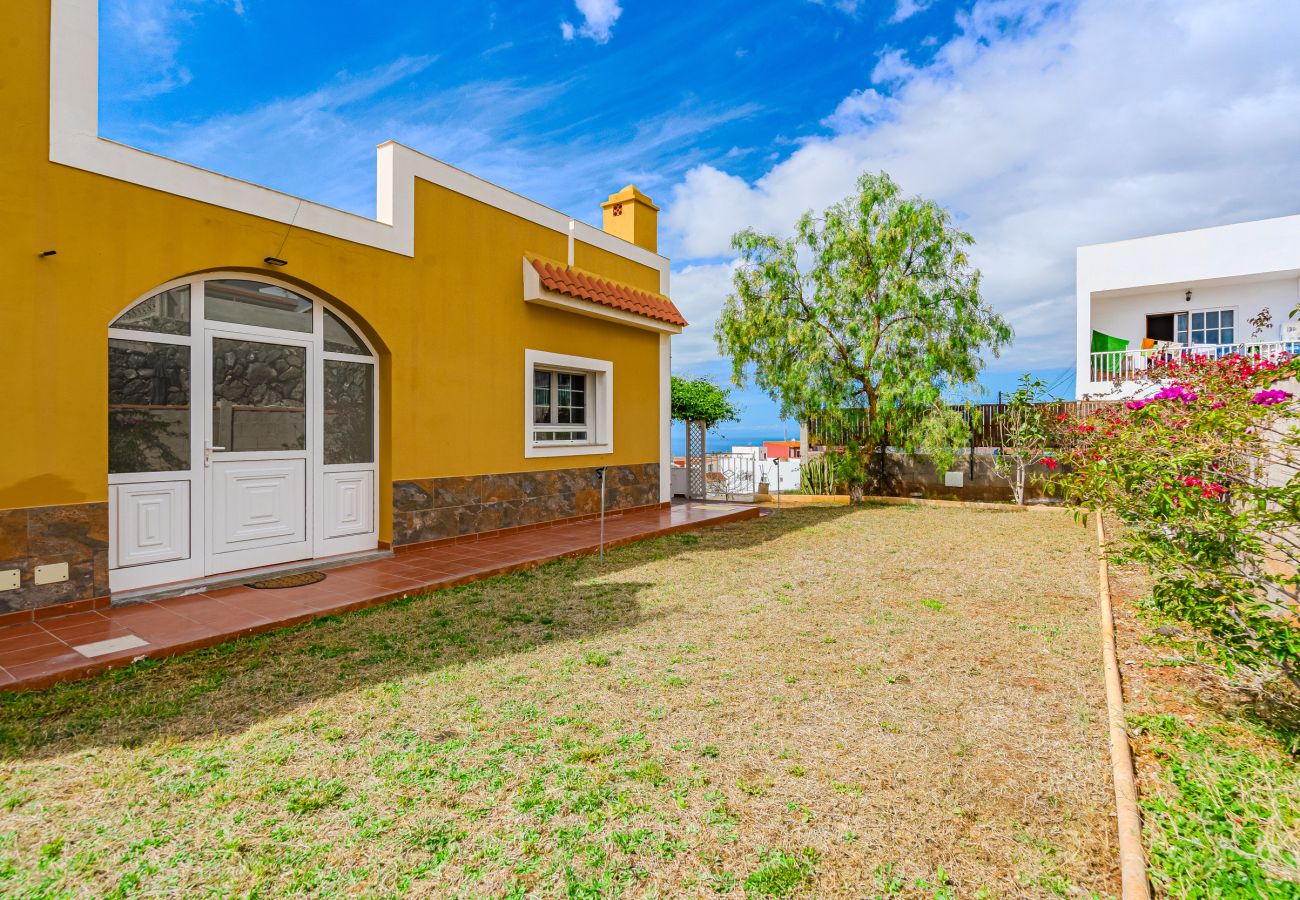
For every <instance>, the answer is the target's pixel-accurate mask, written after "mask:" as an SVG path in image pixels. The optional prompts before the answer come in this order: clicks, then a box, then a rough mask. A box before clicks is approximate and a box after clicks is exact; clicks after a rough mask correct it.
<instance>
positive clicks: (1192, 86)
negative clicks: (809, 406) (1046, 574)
mask: <svg viewBox="0 0 1300 900" xmlns="http://www.w3.org/2000/svg"><path fill="white" fill-rule="evenodd" d="M958 26H959V27H958V33H957V34H956V36H955V37H953V38H951V39H950V40H949V41H947V42H946V43H944V44H942V45H941V46H939V47H937V48H936V50H935V53H934V56H933V58H932V59H931V60H930V61H928V62H925V63H923V64H919V65H914V64H912V63H910V62H908V60H907V58H906V56H905V55H903V54H902V53H898V52H893V53H886V54H885V55H883V56H882V57H881V59H880V62H879V63H878V64H877V69H876V77H877V79H878V80H877V82H876V83H877V85H879V86H882V87H883V85H884V83H885V82H888V83H889V88H888V96H887V97H886V98H885V99H884V100H883V101H882V102H881V103H880V104H877V103H876V100H875V99H874V97H872V96H871V95H870V94H868V93H867V91H868V90H871V89H870V88H864V89H863V90H860V91H855V92H854V93H853V94H851V95H850V96H849V97H846V98H845V99H844V100H843V101H842V102H841V103H840V106H839V107H838V108H837V109H836V110H835V111H834V112H833V113H831V114H830V116H829V117H828V118H827V119H826V120H825V123H826V124H827V125H828V126H829V127H830V128H833V129H835V133H834V134H832V135H829V136H821V137H814V138H811V139H808V140H805V141H804V142H803V143H802V144H800V146H799V148H798V149H797V150H795V151H794V152H793V153H791V154H790V155H789V156H788V157H786V158H784V159H783V160H781V161H780V162H778V163H777V164H775V165H773V166H772V167H771V168H769V169H768V170H767V171H766V172H764V173H763V174H762V175H761V176H760V177H758V178H756V179H754V180H752V181H750V180H746V179H744V178H741V177H738V176H736V175H734V174H730V173H728V172H726V171H724V170H722V169H720V168H717V167H715V166H713V165H704V166H697V167H695V168H693V169H691V170H690V171H689V172H688V173H687V174H686V176H685V177H684V178H683V179H682V181H681V182H680V183H679V184H677V185H676V186H675V188H674V191H673V194H672V196H671V199H670V201H669V202H668V203H667V204H666V206H667V210H666V213H665V222H666V225H667V227H668V229H669V235H668V241H667V243H668V244H669V246H670V248H671V249H672V250H673V253H674V254H675V255H676V256H677V257H678V258H679V259H682V260H684V261H689V260H690V259H699V260H708V261H709V262H710V263H713V262H716V261H717V260H718V258H719V257H722V258H726V257H728V256H729V255H730V251H729V246H728V240H729V237H730V235H731V234H732V233H733V232H734V231H736V230H737V229H739V228H741V227H744V226H746V225H753V226H755V227H758V228H761V229H765V230H769V231H775V232H783V233H784V232H788V231H789V229H790V228H791V226H792V225H793V223H794V222H795V220H796V219H797V218H798V216H799V215H800V214H801V213H802V212H804V211H805V210H807V209H810V208H812V209H820V208H823V207H825V206H826V205H828V204H829V203H832V202H834V201H836V200H838V199H840V198H842V197H843V196H845V195H846V194H848V193H849V192H850V191H851V190H852V187H853V182H854V179H855V178H856V176H857V175H858V174H859V173H860V172H863V171H879V170H885V171H888V172H890V173H891V174H892V175H893V176H894V177H895V178H896V179H897V180H898V181H899V182H900V183H901V184H902V186H903V188H904V190H905V191H908V192H909V193H919V194H922V195H924V196H927V197H931V198H934V199H936V200H938V201H939V202H940V203H942V204H943V205H944V206H946V207H947V208H949V209H950V210H952V212H953V213H954V215H956V216H957V218H958V221H959V222H960V224H961V226H962V227H963V228H965V229H967V230H968V231H970V232H971V233H972V234H973V235H974V236H975V239H976V241H977V245H976V248H975V258H976V262H977V263H978V264H979V266H980V267H981V270H982V271H983V274H984V294H985V296H986V297H987V298H988V299H989V300H990V301H991V302H992V303H993V304H994V305H995V306H996V307H997V308H998V309H999V310H1001V311H1002V312H1003V313H1004V314H1005V315H1007V316H1008V317H1009V318H1010V319H1011V320H1012V323H1013V324H1014V325H1015V327H1016V331H1017V340H1016V344H1015V346H1014V348H1013V349H1012V351H1011V354H1010V355H1009V357H1008V358H1007V360H1006V361H1005V362H1004V363H1002V364H1001V366H1000V367H1002V366H1018V367H1022V368H1027V367H1029V366H1042V365H1063V364H1069V363H1070V362H1071V361H1072V358H1073V334H1074V252H1075V248H1076V247H1077V246H1079V245H1081V244H1086V243H1093V242H1098V241H1108V240H1118V239H1122V238H1126V237H1133V236H1137V235H1142V234H1153V233H1159V232H1164V231H1174V230H1182V229H1187V228H1193V227H1200V226H1205V225H1213V224H1219V223H1224V222H1233V221H1242V220H1247V219H1253V218H1262V217H1267V216H1274V215H1284V214H1292V213H1295V212H1297V211H1300V200H1298V199H1297V198H1300V157H1298V156H1297V154H1296V153H1295V147H1296V146H1297V145H1298V144H1300V117H1298V116H1296V115H1295V111H1296V110H1297V109H1300V63H1298V62H1297V60H1296V57H1295V53H1294V48H1295V46H1296V45H1297V43H1300V7H1298V6H1296V5H1293V4H1278V3H1275V2H1270V0H1241V2H1239V3H1234V4H1223V3H1221V2H1219V0H1153V2H1149V3H1145V4H1141V5H1134V4H1126V3H1119V2H1108V0H1080V2H1079V3H1077V4H1070V5H1065V6H1061V5H1058V4H1055V3H1051V2H1048V0H1042V2H1036V0H978V2H977V3H976V4H975V5H974V6H973V7H972V8H971V9H970V11H969V12H967V13H961V14H959V17H958ZM684 271H685V270H684ZM702 278H703V276H702V275H700V276H697V280H702ZM687 285H688V286H689V285H690V282H689V281H688V282H687ZM681 287H682V285H681V284H680V283H677V284H675V289H674V293H675V294H677V293H679V289H680V288H681ZM716 290H717V286H716V284H715V285H713V286H712V287H711V288H710V296H711V295H712V292H716ZM724 293H725V291H724ZM700 309H701V311H702V312H704V313H705V315H706V317H707V315H708V313H709V308H707V307H706V306H703V305H701V307H700ZM691 321H692V325H693V328H692V330H693V331H696V332H704V333H706V334H707V333H710V332H711V331H712V322H711V321H708V320H707V318H706V319H701V318H699V317H698V316H697V318H695V319H692V320H691ZM688 334H689V332H688ZM692 340H693V339H692Z"/></svg>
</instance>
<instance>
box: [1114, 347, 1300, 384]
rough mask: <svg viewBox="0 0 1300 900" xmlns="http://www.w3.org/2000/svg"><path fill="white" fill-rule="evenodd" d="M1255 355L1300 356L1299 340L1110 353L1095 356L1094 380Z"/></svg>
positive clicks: (1120, 378) (1126, 378)
mask: <svg viewBox="0 0 1300 900" xmlns="http://www.w3.org/2000/svg"><path fill="white" fill-rule="evenodd" d="M1234 354H1237V355H1241V356H1255V357H1258V358H1260V359H1280V358H1282V357H1284V356H1288V355H1289V356H1295V355H1297V354H1300V341H1263V342H1257V343H1249V344H1197V345H1194V346H1191V347H1163V348H1162V347H1156V348H1154V349H1151V350H1107V351H1105V352H1103V353H1094V354H1092V363H1091V373H1092V374H1091V379H1090V380H1091V381H1093V382H1100V381H1112V382H1119V381H1131V380H1133V379H1134V378H1139V377H1141V376H1142V374H1143V373H1144V372H1146V371H1147V369H1149V368H1151V367H1152V365H1155V364H1158V363H1162V362H1166V361H1169V360H1175V359H1185V358H1190V357H1197V356H1211V357H1220V356H1232V355H1234Z"/></svg>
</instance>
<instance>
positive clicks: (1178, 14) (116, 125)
mask: <svg viewBox="0 0 1300 900" xmlns="http://www.w3.org/2000/svg"><path fill="white" fill-rule="evenodd" d="M379 10H382V14H380V13H379V12H378V11H379ZM101 17H102V36H101V60H100V68H101V100H100V105H101V112H100V115H101V124H100V131H101V133H102V134H103V135H104V136H105V137H109V138H113V139H115V140H119V141H123V142H125V143H129V144H132V145H134V146H138V147H142V148H144V149H147V150H151V151H154V152H158V153H163V154H166V155H168V156H173V157H176V158H179V159H182V160H184V161H186V162H191V163H195V164H197V165H201V166H204V167H207V168H211V169H214V170H217V171H220V172H223V173H226V174H230V175H233V176H236V177H239V178H243V179H246V180H249V181H254V182H257V183H260V184H265V185H268V186H270V187H274V188H278V189H281V190H285V191H288V192H291V193H294V194H298V195H301V196H305V197H308V198H309V199H312V200H317V201H320V202H323V203H327V204H330V205H334V206H338V207H341V208H343V209H347V210H351V211H353V212H358V213H362V214H366V215H372V214H373V212H374V165H375V158H374V146H375V145H376V144H378V143H380V142H382V141H384V140H388V139H395V140H398V141H401V142H403V143H405V144H408V145H410V146H412V147H414V148H416V149H418V150H421V151H423V152H425V153H428V154H430V155H432V156H435V157H438V158H440V159H443V160H446V161H447V162H450V163H451V164H453V165H456V166H459V167H461V168H464V169H466V170H468V171H471V172H473V173H475V174H477V175H480V176H482V177H484V178H487V179H489V180H491V181H494V182H496V183H498V184H501V185H503V186H505V187H508V188H510V189H512V190H515V191H518V192H520V193H523V194H526V195H528V196H530V197H533V198H535V199H537V200H539V201H541V202H543V203H546V204H547V205H550V206H553V207H556V208H558V209H561V210H563V211H565V212H566V213H569V214H571V215H575V216H577V217H579V218H582V219H586V220H587V221H590V222H593V223H595V224H598V223H599V212H600V210H599V203H600V201H601V200H603V199H604V197H605V196H606V195H608V194H609V193H610V192H612V191H614V190H617V189H618V188H620V187H622V186H623V185H624V184H627V183H629V182H635V183H636V184H637V185H638V186H639V187H640V188H641V189H642V190H644V191H646V192H647V193H649V194H650V195H651V196H652V197H654V198H655V200H656V201H657V202H659V203H660V205H661V206H662V207H663V209H664V212H663V218H662V226H661V249H663V250H664V251H665V252H666V253H668V255H670V256H671V257H672V258H673V269H674V274H673V294H674V299H675V300H677V302H678V304H679V305H680V306H681V307H682V308H683V311H684V312H685V313H686V315H687V318H688V319H690V320H691V322H692V323H693V325H694V327H693V328H692V329H690V330H689V331H688V333H687V334H686V335H684V336H683V337H682V338H681V339H679V340H678V341H677V342H676V344H675V364H676V366H677V368H678V369H679V371H682V372H686V373H691V374H697V373H698V374H708V375H711V376H714V377H717V378H719V380H722V379H724V378H725V377H726V375H727V372H728V366H727V365H726V363H725V362H724V361H720V360H718V359H717V353H716V350H715V349H714V347H713V343H712V339H711V334H712V322H713V319H714V317H715V316H716V312H717V308H718V306H719V305H720V303H721V301H722V299H723V297H724V296H725V295H726V292H727V288H728V284H729V278H730V266H731V260H730V257H729V254H728V251H727V238H728V236H729V235H730V234H731V233H732V232H733V231H735V230H736V229H738V228H740V227H743V226H745V225H750V224H752V225H755V226H758V227H760V228H765V229H768V230H772V231H783V230H786V229H788V228H789V227H790V225H791V224H792V223H793V222H794V221H795V219H796V218H797V217H798V215H799V214H800V213H801V212H803V211H804V210H805V209H808V208H821V207H824V206H825V205H827V204H828V203H830V202H833V201H834V200H836V199H839V198H840V197H842V196H844V195H845V194H846V193H847V192H848V191H849V190H850V189H851V187H852V183H853V180H854V178H855V177H856V176H857V174H858V173H859V172H861V171H863V170H881V169H883V170H886V171H889V172H890V173H891V174H892V175H893V176H894V177H895V178H896V179H898V180H899V181H900V182H901V183H902V185H903V187H904V189H905V190H907V191H909V192H915V193H923V194H925V195H927V196H930V197H933V198H934V199H936V200H938V201H939V202H941V203H943V204H944V205H945V206H946V207H948V208H949V209H950V210H952V212H953V213H954V215H955V216H956V217H957V218H958V220H959V221H960V222H961V224H962V225H963V226H964V227H966V228H967V229H968V230H969V231H971V232H972V234H973V235H974V236H975V239H976V242H977V244H976V250H975V258H976V262H977V264H978V265H979V266H980V268H981V271H982V272H983V275H984V282H983V285H984V294H985V296H986V298H987V299H988V300H989V301H990V302H992V303H993V304H994V305H995V306H997V307H998V309H999V310H1001V311H1002V312H1003V313H1004V314H1005V315H1006V316H1007V317H1008V318H1009V319H1010V320H1011V322H1012V324H1013V325H1014V326H1015V328H1016V333H1017V339H1016V342H1015V344H1014V346H1013V347H1012V348H1011V350H1010V351H1009V352H1008V353H1006V354H1004V357H1003V358H1002V359H1000V360H990V367H989V370H988V372H986V377H985V378H984V379H983V382H984V385H985V386H986V387H987V388H988V389H989V390H990V391H996V390H998V389H1000V388H1001V389H1005V388H1007V387H1009V386H1011V385H1012V384H1013V383H1014V381H1015V379H1016V376H1017V375H1018V373H1020V372H1023V371H1029V370H1032V371H1034V372H1037V373H1039V374H1040V375H1043V376H1045V377H1046V378H1047V379H1048V380H1049V381H1052V382H1054V383H1056V384H1057V385H1058V390H1059V391H1060V392H1061V393H1064V394H1067V395H1068V394H1071V393H1072V391H1073V381H1072V375H1071V374H1070V372H1069V371H1068V368H1069V367H1070V366H1071V365H1072V360H1073V329H1074V297H1073V284H1074V249H1075V247H1077V246H1079V245H1080V244H1086V243H1094V242H1099V241H1107V240H1117V239H1121V238H1127V237H1133V236H1137V235H1141V234H1151V233H1158V232H1162V231H1174V230H1182V229H1186V228H1195V227H1201V226H1206V225H1215V224H1222V223H1225V222H1232V221H1242V220H1246V219H1251V218H1261V217H1265V216H1273V215H1286V214H1293V213H1296V212H1300V201H1297V200H1296V199H1295V198H1296V197H1300V154H1296V153H1295V147H1296V146H1300V116H1297V115H1296V110H1297V109H1300V67H1298V66H1297V63H1296V62H1295V60H1296V59H1297V55H1296V53H1295V51H1294V48H1295V47H1296V46H1300V4H1294V3H1277V2H1271V0H1236V2H1234V3H1231V4H1225V3H1222V2H1219V0H1146V2H1143V3H1137V4H1135V3H1131V2H1119V0H1114V2H1111V0H1070V2H1055V0H965V2H958V3H952V2H939V0H934V2H926V0H879V2H867V0H831V2H811V0H770V2H746V3H730V4H723V3H699V2H680V0H655V2H649V0H578V2H575V0H524V2H511V3H486V4H485V3H481V2H475V3H453V2H445V0H444V2H438V3H428V2H415V0H405V2H402V0H391V2H387V3H384V4H382V5H379V4H374V3H373V2H364V0H101ZM739 399H740V402H741V404H742V406H743V407H744V408H745V412H746V419H745V422H744V423H742V425H741V426H735V427H733V428H732V429H730V432H729V433H731V432H734V434H733V435H732V436H733V437H734V438H735V439H736V440H747V439H750V438H753V437H761V436H780V434H781V432H782V426H781V425H780V424H779V423H778V417H777V415H776V410H775V406H774V405H773V404H772V403H771V402H770V401H769V400H767V399H766V398H764V397H762V396H761V395H760V394H759V393H757V392H755V391H753V390H747V391H745V392H744V393H743V394H742V395H741V396H740V398H739Z"/></svg>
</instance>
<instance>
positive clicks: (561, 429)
mask: <svg viewBox="0 0 1300 900" xmlns="http://www.w3.org/2000/svg"><path fill="white" fill-rule="evenodd" d="M590 378H591V376H590V375H589V373H587V372H570V371H564V370H561V369H549V368H544V367H542V366H537V367H536V368H534V369H533V441H534V443H538V444H588V443H591V435H592V434H593V433H594V426H595V423H594V422H593V421H592V418H593V416H592V414H591V403H590V397H591V391H590V390H588V387H589V380H590Z"/></svg>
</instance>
